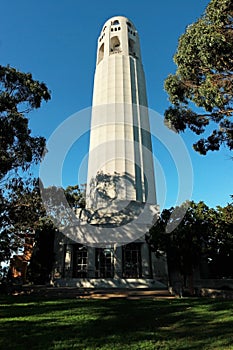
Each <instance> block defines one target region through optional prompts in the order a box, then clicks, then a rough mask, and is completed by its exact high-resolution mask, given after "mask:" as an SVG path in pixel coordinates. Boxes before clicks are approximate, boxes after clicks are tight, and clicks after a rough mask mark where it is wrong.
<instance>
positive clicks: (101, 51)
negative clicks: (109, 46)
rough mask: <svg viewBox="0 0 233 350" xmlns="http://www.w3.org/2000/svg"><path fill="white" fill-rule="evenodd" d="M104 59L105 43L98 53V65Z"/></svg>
mask: <svg viewBox="0 0 233 350" xmlns="http://www.w3.org/2000/svg"><path fill="white" fill-rule="evenodd" d="M103 58H104V43H103V44H102V45H101V46H100V48H99V52H98V63H99V62H100V61H102V59H103Z"/></svg>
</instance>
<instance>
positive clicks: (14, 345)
mask: <svg viewBox="0 0 233 350" xmlns="http://www.w3.org/2000/svg"><path fill="white" fill-rule="evenodd" d="M1 301H2V303H1V304H2V306H1V308H0V316H1V328H0V339H1V340H0V347H1V348H4V349H19V350H20V349H25V348H30V349H46V350H47V349H71V348H76V349H135V350H136V349H172V350H175V349H192V350H200V349H230V346H231V344H232V343H233V336H232V329H233V316H232V308H233V307H232V306H233V305H232V302H231V301H221V300H211V299H174V300H165V299H164V300H159V299H156V300H151V299H144V300H122V299H112V300H111V299H110V300H85V299H82V300H80V299H78V300H77V299H76V300H75V299H65V300H43V299H41V300H36V299H35V298H30V297H17V298H13V297H9V298H7V300H5V302H4V301H3V300H1Z"/></svg>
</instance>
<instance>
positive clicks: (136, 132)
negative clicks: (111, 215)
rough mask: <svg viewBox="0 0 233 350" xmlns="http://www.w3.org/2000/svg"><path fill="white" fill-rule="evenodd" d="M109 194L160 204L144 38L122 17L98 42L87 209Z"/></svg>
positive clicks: (108, 26) (109, 25)
mask: <svg viewBox="0 0 233 350" xmlns="http://www.w3.org/2000/svg"><path fill="white" fill-rule="evenodd" d="M101 179H102V180H101ZM106 179H108V180H109V179H110V182H108V183H107V181H106ZM101 181H102V184H101ZM101 193H102V194H101ZM103 193H104V194H105V195H106V198H108V199H110V200H112V199H117V200H119V201H139V202H142V203H143V202H148V203H150V204H155V203H156V194H155V179H154V167H153V157H152V145H151V135H150V128H149V117H148V109H147V94H146V84H145V77H144V71H143V66H142V63H141V53H140V44H139V37H138V33H137V31H136V29H135V27H134V25H133V24H132V22H131V21H129V20H128V19H127V18H125V17H120V16H118V17H113V18H111V19H110V20H108V21H107V22H106V23H105V25H104V26H103V29H102V31H101V33H100V37H99V39H98V48H97V62H96V71H95V78H94V90H93V109H92V121H91V133H90V149H89V162H88V179H87V206H88V207H90V208H96V209H98V208H99V207H101V206H103V202H104V199H103V197H104V196H103Z"/></svg>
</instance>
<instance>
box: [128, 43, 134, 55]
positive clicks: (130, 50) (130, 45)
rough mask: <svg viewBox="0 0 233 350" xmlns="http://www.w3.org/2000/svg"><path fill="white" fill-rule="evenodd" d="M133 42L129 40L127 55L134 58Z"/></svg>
mask: <svg viewBox="0 0 233 350" xmlns="http://www.w3.org/2000/svg"><path fill="white" fill-rule="evenodd" d="M134 46H135V41H134V40H132V39H129V54H130V55H133V56H135V48H134Z"/></svg>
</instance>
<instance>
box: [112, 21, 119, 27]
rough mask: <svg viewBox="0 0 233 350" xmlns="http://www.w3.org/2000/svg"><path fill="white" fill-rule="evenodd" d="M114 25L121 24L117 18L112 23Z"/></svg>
mask: <svg viewBox="0 0 233 350" xmlns="http://www.w3.org/2000/svg"><path fill="white" fill-rule="evenodd" d="M112 24H113V25H114V26H116V25H117V24H120V22H119V21H118V20H117V19H116V20H115V21H113V23H112Z"/></svg>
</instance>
